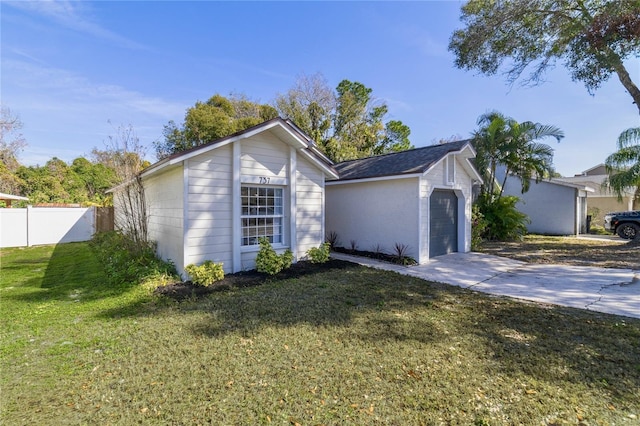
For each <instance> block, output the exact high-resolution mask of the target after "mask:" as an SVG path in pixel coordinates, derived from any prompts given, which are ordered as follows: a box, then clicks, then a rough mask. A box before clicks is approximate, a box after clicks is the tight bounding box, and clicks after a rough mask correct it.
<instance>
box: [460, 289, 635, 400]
mask: <svg viewBox="0 0 640 426" xmlns="http://www.w3.org/2000/svg"><path fill="white" fill-rule="evenodd" d="M481 303H483V304H484V305H486V309H485V314H484V315H480V316H478V321H477V323H476V327H475V329H474V330H469V332H470V333H471V334H472V335H475V336H476V339H477V340H478V342H482V345H479V347H484V350H486V351H487V354H489V355H490V356H491V358H492V359H493V360H494V363H495V365H496V370H497V371H499V372H503V373H507V374H510V375H512V374H524V375H526V376H529V377H532V378H535V379H536V380H540V381H545V382H548V383H556V382H572V383H587V384H589V385H590V386H592V387H595V388H600V389H606V391H607V392H608V393H609V394H610V395H611V397H612V399H613V400H616V401H628V400H634V399H635V400H636V402H637V401H638V393H637V392H638V389H640V349H639V347H638V344H640V320H637V319H632V318H625V317H618V316H615V315H608V314H601V313H595V312H589V311H583V310H580V309H573V308H564V307H558V306H549V305H547V306H544V305H540V304H535V303H526V302H516V301H512V300H509V299H505V298H500V299H497V300H490V299H484V301H482V302H481ZM609 402H610V401H603V404H604V403H609ZM628 408H633V407H628Z"/></svg>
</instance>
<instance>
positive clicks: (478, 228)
mask: <svg viewBox="0 0 640 426" xmlns="http://www.w3.org/2000/svg"><path fill="white" fill-rule="evenodd" d="M486 229H487V221H486V220H485V218H484V215H483V214H482V212H480V206H478V205H477V204H474V205H473V207H472V209H471V250H474V251H475V250H477V249H478V248H479V247H480V244H482V241H483V236H484V233H485V231H486Z"/></svg>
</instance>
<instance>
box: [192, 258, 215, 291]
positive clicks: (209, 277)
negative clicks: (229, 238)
mask: <svg viewBox="0 0 640 426" xmlns="http://www.w3.org/2000/svg"><path fill="white" fill-rule="evenodd" d="M184 270H185V271H186V272H187V274H189V276H190V277H191V281H192V282H193V283H194V284H198V285H202V286H205V287H207V286H210V285H211V284H213V283H215V282H216V281H220V280H221V279H223V278H224V270H223V269H222V263H214V262H212V261H211V260H206V261H204V263H203V264H202V265H200V266H196V265H194V264H193V263H192V264H190V265H187V266H186V267H185V268H184Z"/></svg>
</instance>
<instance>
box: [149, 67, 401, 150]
mask: <svg viewBox="0 0 640 426" xmlns="http://www.w3.org/2000/svg"><path fill="white" fill-rule="evenodd" d="M372 92H373V90H372V89H370V88H368V87H366V86H365V85H364V84H362V83H359V82H354V81H349V80H343V81H341V82H340V84H339V85H338V87H337V88H336V89H335V91H334V90H332V89H331V88H329V86H328V85H327V82H326V80H325V78H324V77H323V76H322V75H321V74H314V75H311V76H306V75H303V76H301V77H299V78H298V80H297V81H296V83H295V85H294V86H293V87H292V88H291V89H289V91H287V93H285V94H279V95H277V96H276V98H275V100H274V102H273V105H269V104H260V103H258V102H253V101H251V100H249V99H248V98H247V97H246V96H244V95H231V96H229V97H224V96H221V95H219V94H217V95H214V96H212V97H211V98H210V99H209V100H208V101H207V102H199V101H198V102H196V104H195V105H194V106H193V107H190V108H189V109H187V112H186V114H185V119H184V122H183V124H182V125H180V126H178V125H177V124H176V123H175V122H173V121H170V122H169V123H168V124H167V125H165V126H164V131H163V135H164V139H163V140H162V141H159V142H156V143H154V145H155V150H156V156H157V157H158V159H162V158H165V157H168V156H170V155H172V154H175V153H178V152H182V151H185V150H187V149H190V148H193V147H196V146H200V145H202V144H205V143H208V142H211V141H214V140H216V139H219V138H222V137H225V136H228V135H230V134H233V133H236V132H239V131H241V130H244V129H247V128H249V127H252V126H255V125H257V124H259V123H262V122H264V121H267V120H270V119H272V118H275V117H277V116H281V117H283V118H285V119H289V120H291V121H292V122H293V123H294V124H295V125H296V126H298V127H299V128H300V129H301V130H302V131H303V132H305V133H306V134H307V135H308V136H309V137H311V139H313V141H314V142H315V143H316V145H317V146H318V148H320V150H321V151H322V152H323V153H324V154H325V155H327V156H328V157H329V158H331V159H332V160H333V161H343V160H351V159H354V158H361V157H368V156H372V155H378V154H384V153H387V152H395V151H402V150H406V149H410V148H412V146H411V142H410V141H409V135H410V134H411V130H410V129H409V127H408V126H407V125H405V124H404V123H402V122H401V121H399V120H388V121H385V120H386V117H387V114H388V107H387V105H386V104H385V103H384V102H380V101H376V100H375V99H374V98H373V96H372Z"/></svg>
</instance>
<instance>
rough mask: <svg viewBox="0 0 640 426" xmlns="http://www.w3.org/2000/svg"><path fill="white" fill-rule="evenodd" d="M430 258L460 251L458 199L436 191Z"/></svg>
mask: <svg viewBox="0 0 640 426" xmlns="http://www.w3.org/2000/svg"><path fill="white" fill-rule="evenodd" d="M429 206H430V213H431V215H430V218H431V222H430V224H429V229H430V233H429V234H430V239H429V257H435V256H440V255H443V254H448V253H453V252H456V251H458V197H457V196H456V194H455V192H453V191H447V190H439V189H436V190H435V191H433V193H432V194H431V201H430V202H429Z"/></svg>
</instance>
